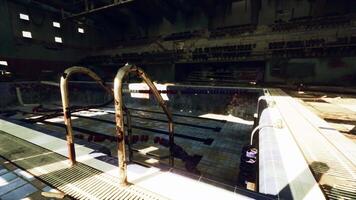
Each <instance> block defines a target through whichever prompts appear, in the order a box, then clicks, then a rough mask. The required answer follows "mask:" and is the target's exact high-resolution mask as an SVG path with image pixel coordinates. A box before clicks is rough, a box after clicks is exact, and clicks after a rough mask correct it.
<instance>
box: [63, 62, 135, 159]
mask: <svg viewBox="0 0 356 200" xmlns="http://www.w3.org/2000/svg"><path fill="white" fill-rule="evenodd" d="M78 73H81V74H86V75H88V76H90V77H91V78H92V79H94V80H95V81H96V82H97V83H98V84H99V85H100V86H102V87H103V88H104V89H105V91H106V92H107V93H109V94H110V95H112V96H113V91H112V89H111V88H109V87H108V86H106V84H105V82H104V81H103V80H102V79H101V78H100V77H99V76H98V75H97V74H96V73H94V72H93V71H91V70H90V69H87V68H85V67H78V66H74V67H70V68H68V69H66V70H65V71H64V73H63V75H62V77H61V82H60V88H61V96H62V105H63V115H64V123H65V125H66V139H67V145H68V154H69V155H68V157H69V160H70V162H71V165H74V164H75V163H76V156H75V148H74V142H73V129H72V120H71V111H70V107H69V98H68V81H69V78H70V77H71V76H72V75H73V74H78ZM124 110H125V112H126V113H127V119H128V121H131V119H130V118H131V116H130V113H129V112H128V111H127V109H126V108H125V107H124ZM128 126H129V130H130V129H131V127H130V126H131V123H129V124H128Z"/></svg>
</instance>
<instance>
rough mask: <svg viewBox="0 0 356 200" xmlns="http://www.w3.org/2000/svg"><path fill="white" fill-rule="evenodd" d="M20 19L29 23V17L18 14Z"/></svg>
mask: <svg viewBox="0 0 356 200" xmlns="http://www.w3.org/2000/svg"><path fill="white" fill-rule="evenodd" d="M20 19H22V20H26V21H30V17H29V16H28V15H26V14H23V13H20Z"/></svg>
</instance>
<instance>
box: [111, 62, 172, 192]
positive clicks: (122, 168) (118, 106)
mask: <svg viewBox="0 0 356 200" xmlns="http://www.w3.org/2000/svg"><path fill="white" fill-rule="evenodd" d="M129 73H133V74H136V75H137V76H138V77H140V78H141V79H142V80H143V81H144V82H145V83H146V84H147V85H148V87H149V88H150V90H151V92H152V94H153V95H154V97H155V98H156V100H157V101H158V104H159V105H160V106H161V107H162V109H163V111H164V113H165V114H166V116H167V118H168V130H169V145H170V148H169V150H170V160H169V163H170V165H171V166H173V165H174V157H173V153H172V150H173V149H172V148H173V144H174V137H173V117H172V114H171V112H170V111H169V110H168V107H167V105H166V102H165V101H164V100H163V98H162V96H161V95H160V94H159V92H158V90H157V88H156V86H155V85H154V84H153V83H152V82H151V80H150V79H149V78H148V77H147V75H146V74H145V73H144V71H143V70H142V69H140V68H138V67H136V66H133V65H129V64H126V65H125V66H124V67H122V68H120V69H119V71H118V72H117V74H116V76H115V80H114V98H115V121H116V134H117V140H118V153H117V155H118V166H119V184H120V185H121V186H127V185H128V182H127V163H126V154H125V135H124V133H125V127H124V113H123V107H122V105H123V96H122V87H123V79H124V77H125V76H126V75H128V74H129Z"/></svg>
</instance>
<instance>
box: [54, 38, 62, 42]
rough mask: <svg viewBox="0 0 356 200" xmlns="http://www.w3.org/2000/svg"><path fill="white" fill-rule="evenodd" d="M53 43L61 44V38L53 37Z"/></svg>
mask: <svg viewBox="0 0 356 200" xmlns="http://www.w3.org/2000/svg"><path fill="white" fill-rule="evenodd" d="M54 41H55V42H57V43H62V38H61V37H54Z"/></svg>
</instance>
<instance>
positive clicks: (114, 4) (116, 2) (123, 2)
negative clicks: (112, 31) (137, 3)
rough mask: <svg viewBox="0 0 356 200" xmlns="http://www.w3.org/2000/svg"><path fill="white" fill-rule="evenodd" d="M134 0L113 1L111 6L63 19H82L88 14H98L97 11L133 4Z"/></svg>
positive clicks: (89, 10) (92, 9)
mask: <svg viewBox="0 0 356 200" xmlns="http://www.w3.org/2000/svg"><path fill="white" fill-rule="evenodd" d="M133 1H134V0H114V3H112V4H109V5H106V6H102V7H99V8H91V9H88V10H86V11H84V12H81V13H76V14H72V15H70V16H68V17H65V18H64V19H72V18H78V17H83V16H85V15H88V14H92V13H95V12H98V11H102V10H105V9H108V8H113V7H116V6H120V5H123V4H127V3H130V2H133Z"/></svg>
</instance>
